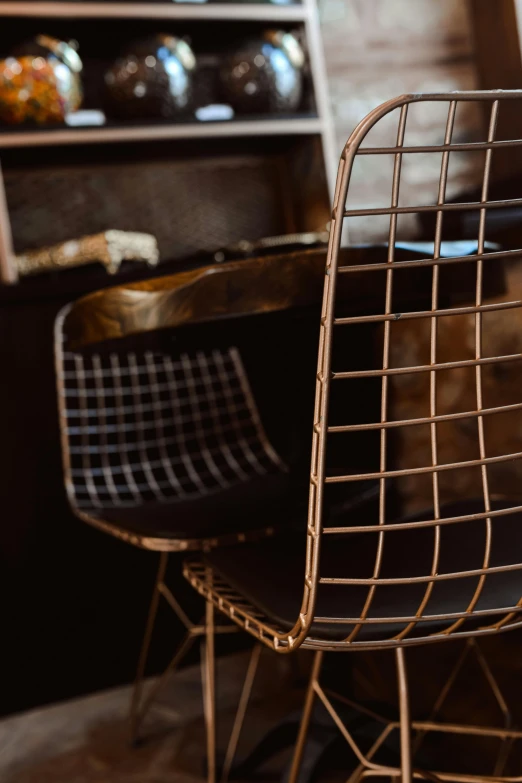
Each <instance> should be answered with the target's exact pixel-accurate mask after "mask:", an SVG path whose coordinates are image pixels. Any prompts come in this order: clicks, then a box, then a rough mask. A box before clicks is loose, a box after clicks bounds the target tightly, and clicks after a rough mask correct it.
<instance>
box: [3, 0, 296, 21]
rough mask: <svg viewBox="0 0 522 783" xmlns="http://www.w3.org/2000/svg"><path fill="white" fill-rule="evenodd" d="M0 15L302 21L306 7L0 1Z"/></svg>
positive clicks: (70, 17) (72, 17)
mask: <svg viewBox="0 0 522 783" xmlns="http://www.w3.org/2000/svg"><path fill="white" fill-rule="evenodd" d="M0 15H1V16H16V17H20V16H25V17H27V16H28V17H33V18H34V17H41V18H42V19H50V18H60V19H63V18H69V19H92V18H93V17H96V18H98V19H195V18H197V19H201V20H204V19H206V20H210V21H211V20H220V19H224V20H229V21H240V20H242V21H256V22H271V23H272V24H273V23H277V22H281V23H283V22H304V21H305V20H306V18H307V7H306V5H302V4H298V5H297V4H296V5H283V6H278V5H271V4H270V3H266V4H264V5H261V4H259V3H252V4H251V5H248V4H239V3H213V4H209V5H205V4H200V3H194V2H192V3H191V2H188V3H176V4H170V5H169V4H168V3H135V2H129V3H110V2H108V3H104V2H103V0H99V1H98V2H85V3H79V2H78V3H69V2H67V1H66V0H63V2H60V0H58V1H57V2H54V3H28V2H23V0H21V2H19V3H18V2H16V1H15V2H0Z"/></svg>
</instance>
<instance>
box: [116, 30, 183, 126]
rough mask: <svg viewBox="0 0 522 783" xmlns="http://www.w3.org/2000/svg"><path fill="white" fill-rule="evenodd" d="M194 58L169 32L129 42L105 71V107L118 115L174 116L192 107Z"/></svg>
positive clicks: (138, 117)
mask: <svg viewBox="0 0 522 783" xmlns="http://www.w3.org/2000/svg"><path fill="white" fill-rule="evenodd" d="M195 64H196V60H195V57H194V53H193V52H192V49H191V48H190V46H189V45H188V44H187V43H186V42H185V41H184V40H182V39H180V38H175V37H174V36H172V35H163V34H159V35H155V36H152V37H150V38H146V39H143V40H141V41H138V42H135V43H134V44H133V45H131V46H130V47H129V49H128V51H127V52H126V53H125V54H123V55H122V56H121V57H119V58H118V59H117V60H116V61H115V62H114V64H113V65H112V66H111V67H110V68H109V69H108V71H106V73H105V91H104V109H105V112H106V114H107V115H108V116H109V117H114V118H117V119H140V118H143V119H146V118H162V117H163V118H165V119H169V118H174V117H177V116H180V115H183V114H186V113H187V112H189V111H190V109H191V101H192V74H193V71H194V68H195Z"/></svg>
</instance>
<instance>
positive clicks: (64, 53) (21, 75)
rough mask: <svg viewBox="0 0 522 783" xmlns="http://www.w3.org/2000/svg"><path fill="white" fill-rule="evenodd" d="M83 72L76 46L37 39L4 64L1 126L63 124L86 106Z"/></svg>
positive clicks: (0, 62)
mask: <svg viewBox="0 0 522 783" xmlns="http://www.w3.org/2000/svg"><path fill="white" fill-rule="evenodd" d="M81 70H82V61H81V60H80V57H79V56H78V53H77V52H76V49H75V45H74V44H73V43H65V42H64V41H59V40H57V39H56V38H50V37H49V36H47V35H38V36H36V38H35V39H34V40H33V41H30V42H29V43H27V44H25V45H24V46H21V47H20V48H19V49H17V50H16V51H15V52H13V55H12V56H11V57H7V58H6V59H4V60H0V122H3V123H6V124H9V125H15V124H18V123H24V122H34V123H37V124H47V123H60V122H63V121H64V119H65V116H66V114H69V113H70V112H73V111H76V110H77V109H78V108H79V107H80V104H81V102H82V95H83V93H82V84H81V79H80V72H81Z"/></svg>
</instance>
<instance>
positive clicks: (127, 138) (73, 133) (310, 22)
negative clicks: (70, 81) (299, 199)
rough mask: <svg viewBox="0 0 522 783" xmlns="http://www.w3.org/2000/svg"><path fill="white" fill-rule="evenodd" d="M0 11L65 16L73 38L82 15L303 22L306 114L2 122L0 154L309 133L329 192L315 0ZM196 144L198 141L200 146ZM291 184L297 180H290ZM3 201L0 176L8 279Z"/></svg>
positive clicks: (10, 7)
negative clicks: (310, 103) (91, 123)
mask: <svg viewBox="0 0 522 783" xmlns="http://www.w3.org/2000/svg"><path fill="white" fill-rule="evenodd" d="M2 19H4V20H6V23H7V21H8V20H9V19H13V20H20V19H22V20H23V19H33V20H34V19H36V20H38V19H42V20H45V19H51V20H59V21H62V20H65V21H70V23H71V29H72V30H73V34H74V37H77V38H81V26H82V22H83V21H84V20H96V19H99V20H129V22H130V21H131V20H140V19H142V20H158V22H160V21H165V22H169V21H170V22H172V21H177V20H180V21H186V22H189V23H192V22H197V23H198V24H199V23H202V24H203V23H205V22H215V23H217V24H219V23H222V24H226V23H227V22H234V23H243V22H244V23H261V24H270V25H278V24H280V25H283V26H285V25H286V26H288V25H297V26H299V27H301V28H302V29H303V32H304V39H305V41H306V46H307V50H308V58H309V66H310V72H311V77H312V86H313V95H314V104H315V111H314V113H312V114H309V115H307V114H305V115H303V114H297V115H296V116H295V117H288V116H285V117H281V118H278V117H272V116H266V117H262V118H259V117H258V118H248V117H245V118H242V117H241V118H239V117H236V118H234V120H231V121H223V122H196V121H194V122H192V121H191V122H179V123H147V122H144V123H143V124H141V123H132V124H128V125H123V124H118V125H116V124H110V123H109V124H106V125H103V126H100V127H75V128H72V127H59V128H52V129H49V128H42V129H34V130H33V129H27V128H17V129H12V128H5V129H1V130H0V156H1V154H2V151H4V154H7V151H8V150H16V149H17V148H25V149H30V148H35V149H36V148H39V147H43V148H54V150H55V151H58V152H59V149H60V147H62V146H63V147H64V148H65V147H67V148H71V147H73V146H74V145H91V144H92V145H103V144H116V143H122V144H124V143H136V142H144V143H145V142H149V143H151V142H152V143H153V142H160V141H161V142H167V141H168V142H170V141H172V143H173V144H175V143H176V142H184V141H189V142H193V141H196V142H197V140H201V143H202V144H203V143H204V141H209V140H210V141H214V140H216V142H217V141H218V140H219V139H221V140H224V139H238V138H248V139H251V140H252V141H255V142H256V144H258V146H259V147H260V148H262V145H263V139H266V140H267V143H268V140H269V139H274V138H276V137H288V138H289V139H290V138H294V137H295V138H296V139H303V138H306V137H310V138H311V139H312V138H315V139H317V140H318V141H319V142H320V147H321V149H322V158H323V166H324V174H325V178H326V181H327V184H328V190H329V193H330V197H331V196H332V194H333V188H334V183H335V174H336V169H337V158H338V152H339V151H338V150H337V149H336V142H335V136H334V130H333V123H332V119H331V115H330V106H329V99H328V91H327V82H326V71H325V65H324V60H323V52H322V42H321V37H320V30H319V20H318V15H317V8H316V4H315V0H303V2H302V3H300V4H295V5H272V4H270V3H266V4H260V3H252V4H248V3H237V4H234V3H208V4H207V3H190V2H189V3H185V4H183V3H166V2H165V3H159V2H125V3H123V2H122V3H115V2H104V1H103V0H99V2H67V1H66V0H62V1H60V0H55V2H25V1H24V0H15V1H13V2H0V25H1V24H2ZM202 149H203V148H202ZM296 186H297V184H296ZM8 208H9V205H8V203H7V199H6V196H5V190H4V183H3V179H2V178H1V177H0V282H3V283H14V282H16V281H17V273H16V268H15V264H14V261H13V256H14V250H13V245H12V238H11V230H10V223H9V209H8Z"/></svg>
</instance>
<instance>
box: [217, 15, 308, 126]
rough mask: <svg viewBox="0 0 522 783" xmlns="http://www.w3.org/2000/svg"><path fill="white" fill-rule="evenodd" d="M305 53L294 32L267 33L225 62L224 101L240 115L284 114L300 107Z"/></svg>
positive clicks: (223, 71)
mask: <svg viewBox="0 0 522 783" xmlns="http://www.w3.org/2000/svg"><path fill="white" fill-rule="evenodd" d="M303 65H304V53H303V50H302V48H301V46H300V44H299V42H298V40H297V39H296V38H295V36H293V35H292V34H291V33H287V32H283V31H280V30H267V31H265V33H264V34H263V36H262V37H261V38H259V39H252V40H248V41H246V42H245V43H244V44H243V45H242V46H241V47H240V48H239V49H238V50H237V51H236V52H234V53H233V54H231V55H229V56H228V57H226V58H225V60H224V61H223V64H222V67H221V69H220V80H221V88H222V97H223V100H224V101H226V102H227V103H229V104H230V105H231V106H232V107H233V109H234V111H236V112H237V113H238V114H252V113H254V114H264V113H267V112H270V113H273V112H277V113H285V112H292V111H295V110H296V109H298V108H299V105H300V103H301V97H302V92H303V74H302V69H303Z"/></svg>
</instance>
